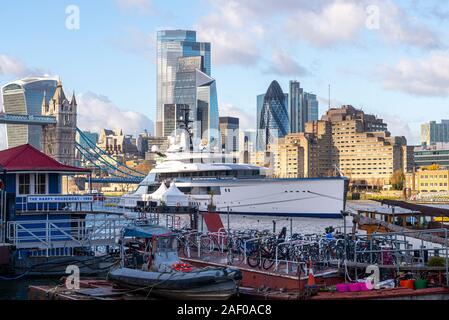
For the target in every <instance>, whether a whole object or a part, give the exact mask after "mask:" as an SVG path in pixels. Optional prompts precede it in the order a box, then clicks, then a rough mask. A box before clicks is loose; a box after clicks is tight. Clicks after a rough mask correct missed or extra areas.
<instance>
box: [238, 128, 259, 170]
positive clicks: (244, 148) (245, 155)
mask: <svg viewBox="0 0 449 320" xmlns="http://www.w3.org/2000/svg"><path fill="white" fill-rule="evenodd" d="M256 139H257V135H256V131H255V130H239V162H240V163H247V164H250V163H252V158H251V157H252V154H253V153H254V152H255V151H256Z"/></svg>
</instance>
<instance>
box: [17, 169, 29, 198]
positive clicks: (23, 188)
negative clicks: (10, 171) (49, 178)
mask: <svg viewBox="0 0 449 320" xmlns="http://www.w3.org/2000/svg"><path fill="white" fill-rule="evenodd" d="M30 180H31V179H30V175H29V174H19V194H21V195H25V194H30V191H31V183H30Z"/></svg>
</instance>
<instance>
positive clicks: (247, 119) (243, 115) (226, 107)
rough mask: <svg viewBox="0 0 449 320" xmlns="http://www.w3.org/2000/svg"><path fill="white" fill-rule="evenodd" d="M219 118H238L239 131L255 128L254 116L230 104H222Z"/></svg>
mask: <svg viewBox="0 0 449 320" xmlns="http://www.w3.org/2000/svg"><path fill="white" fill-rule="evenodd" d="M219 113H220V117H235V118H239V127H240V130H249V129H253V130H254V129H255V128H256V118H255V112H254V115H251V114H249V113H248V112H246V111H244V110H242V109H240V108H238V107H236V106H234V105H232V104H230V103H227V104H223V105H221V106H220V108H219Z"/></svg>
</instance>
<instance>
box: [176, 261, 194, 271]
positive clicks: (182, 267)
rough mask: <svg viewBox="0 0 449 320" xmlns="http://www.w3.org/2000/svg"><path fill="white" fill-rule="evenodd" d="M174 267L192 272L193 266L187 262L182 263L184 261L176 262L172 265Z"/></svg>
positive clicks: (177, 269)
mask: <svg viewBox="0 0 449 320" xmlns="http://www.w3.org/2000/svg"><path fill="white" fill-rule="evenodd" d="M172 268H173V270H175V271H181V272H190V271H192V267H191V266H189V265H188V264H187V263H182V262H179V263H174V264H173V265H172Z"/></svg>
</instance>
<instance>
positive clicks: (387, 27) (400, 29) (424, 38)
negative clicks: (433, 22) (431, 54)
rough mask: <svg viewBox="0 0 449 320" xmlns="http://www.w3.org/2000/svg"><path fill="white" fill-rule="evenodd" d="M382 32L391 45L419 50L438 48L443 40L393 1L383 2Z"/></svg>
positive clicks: (380, 5)
mask: <svg viewBox="0 0 449 320" xmlns="http://www.w3.org/2000/svg"><path fill="white" fill-rule="evenodd" d="M377 5H378V6H379V9H380V30H379V31H380V32H381V34H382V35H383V37H384V38H385V39H387V40H388V41H389V42H390V43H391V44H397V43H399V44H406V45H409V46H415V47H418V48H425V49H429V48H437V47H440V46H441V40H440V39H439V37H438V36H437V34H436V33H435V32H434V31H432V30H431V29H430V28H428V27H427V26H426V25H425V24H424V23H423V22H420V21H418V20H416V19H413V18H411V17H410V15H409V14H407V12H406V11H404V10H403V9H402V8H400V7H399V6H397V5H396V4H395V3H393V2H392V1H381V2H378V4H377Z"/></svg>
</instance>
